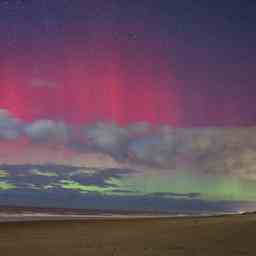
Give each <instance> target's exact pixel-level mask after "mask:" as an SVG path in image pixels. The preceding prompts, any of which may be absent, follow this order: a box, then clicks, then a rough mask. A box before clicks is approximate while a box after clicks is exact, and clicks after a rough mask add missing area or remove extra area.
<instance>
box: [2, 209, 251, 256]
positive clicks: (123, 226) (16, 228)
mask: <svg viewBox="0 0 256 256" xmlns="http://www.w3.org/2000/svg"><path fill="white" fill-rule="evenodd" d="M0 254H1V255H5V256H6V255H8V256H12V255H19V256H23V255H24V256H25V255H26V256H30V255H31V256H32V255H33V256H35V255H36V256H41V255H42V256H43V255H44V256H47V255H54V256H58V255H61V256H66V255H67V256H73V255H74V256H76V255H78V256H79V255H83V256H85V255H86V256H87V255H88V256H90V255H92V256H94V255H95V256H96V255H97V256H98V255H99V256H105V255H106V256H108V255H109V256H110V255H111V256H119V255H120V256H128V255H129V256H137V255H138V256H143V255H152V256H153V255H154V256H157V255H163V256H169V255H170V256H175V255H188V256H193V255H195V256H197V255H199V256H200V255H202V256H208V255H209V256H211V255H215V256H222V255H223V256H224V255H225V256H229V255H230V256H236V255H253V256H255V255H256V215H254V214H248V215H240V216H239V215H236V216H218V217H184V218H133V219H129V218H125V219H122V218H121V219H120V218H115V219H87V220H44V221H40V220H37V221H30V222H29V221H25V222H6V223H1V224H0Z"/></svg>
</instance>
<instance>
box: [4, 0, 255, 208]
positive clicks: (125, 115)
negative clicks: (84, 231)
mask: <svg viewBox="0 0 256 256" xmlns="http://www.w3.org/2000/svg"><path fill="white" fill-rule="evenodd" d="M39 2H40V3H39ZM39 2H37V3H36V2H34V1H26V0H24V1H18V0H14V1H0V56H1V58H0V204H2V205H4V204H17V205H32V206H33V205H36V206H37V205H43V206H46V207H47V206H56V207H60V206H61V207H77V208H100V209H105V208H113V209H126V208H127V209H130V208H131V209H141V210H144V209H151V210H152V209H154V210H168V211H174V212H190V211H197V212H200V211H239V210H251V209H255V208H256V204H255V202H256V168H255V164H256V139H255V134H256V112H255V106H254V105H255V100H256V96H255V95H256V89H255V88H256V87H255V81H256V76H255V72H254V68H255V66H256V62H255V58H253V56H255V53H256V51H255V43H256V35H255V31H254V27H253V26H252V24H254V22H255V17H254V12H253V11H252V10H253V8H255V4H254V3H251V2H250V1H248V2H247V1H246V3H244V4H242V5H243V8H242V6H241V3H240V1H232V3H231V2H230V3H229V4H227V5H226V4H225V3H222V5H218V4H217V3H205V2H200V1H199V2H198V3H194V1H178V2H176V1H172V2H171V3H170V1H134V2H133V1H129V3H128V2H127V3H126V1H114V0H113V1H112V0H110V1H103V0H96V1H93V2H90V3H88V1H80V0H78V1H69V0H63V1H59V0H51V1H50V0H45V1H39ZM131 2H132V3H131ZM206 2H207V1H206Z"/></svg>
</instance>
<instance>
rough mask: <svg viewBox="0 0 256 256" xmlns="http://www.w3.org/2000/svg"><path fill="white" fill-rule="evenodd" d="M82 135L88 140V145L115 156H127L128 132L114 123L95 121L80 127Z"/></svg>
mask: <svg viewBox="0 0 256 256" xmlns="http://www.w3.org/2000/svg"><path fill="white" fill-rule="evenodd" d="M81 133H82V136H85V137H86V139H87V141H88V146H90V147H92V148H94V149H96V150H100V151H102V152H105V153H108V154H110V155H112V156H114V157H116V158H124V157H126V156H127V147H128V143H129V132H128V130H127V129H125V128H122V127H118V126H117V125H116V124H114V123H100V122H99V123H96V124H95V125H91V126H85V127H83V128H82V129H81Z"/></svg>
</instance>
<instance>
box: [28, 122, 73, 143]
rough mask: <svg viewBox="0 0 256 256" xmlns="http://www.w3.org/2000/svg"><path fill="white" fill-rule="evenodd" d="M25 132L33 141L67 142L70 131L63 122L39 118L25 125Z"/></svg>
mask: <svg viewBox="0 0 256 256" xmlns="http://www.w3.org/2000/svg"><path fill="white" fill-rule="evenodd" d="M24 132H25V134H26V135H27V136H28V137H29V138H31V139H32V140H33V141H34V142H55V143H56V142H57V143H67V141H68V140H69V138H70V135H71V131H70V128H69V126H68V125H66V124H65V123H64V122H58V121H52V120H39V121H35V122H33V123H31V124H29V125H27V126H26V127H25V129H24Z"/></svg>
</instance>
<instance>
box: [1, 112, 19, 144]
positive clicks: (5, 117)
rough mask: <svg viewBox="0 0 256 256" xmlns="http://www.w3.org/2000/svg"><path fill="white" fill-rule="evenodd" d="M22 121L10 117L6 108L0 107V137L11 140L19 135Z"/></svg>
mask: <svg viewBox="0 0 256 256" xmlns="http://www.w3.org/2000/svg"><path fill="white" fill-rule="evenodd" d="M21 132H22V123H21V121H20V120H19V119H17V118H14V117H12V116H11V115H10V114H9V112H8V111H7V110H4V109H0V139H7V140H13V139H16V138H18V137H19V136H20V134H21Z"/></svg>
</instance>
